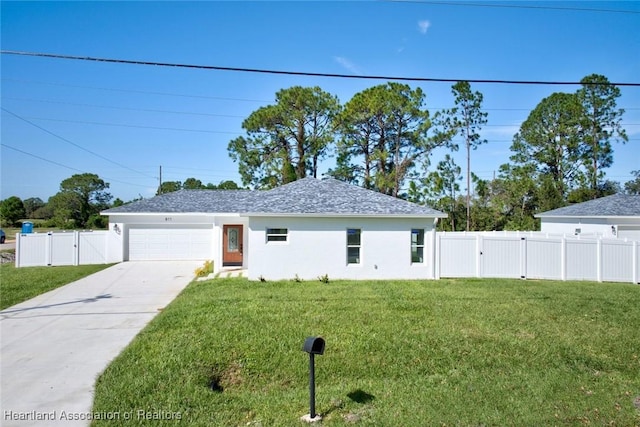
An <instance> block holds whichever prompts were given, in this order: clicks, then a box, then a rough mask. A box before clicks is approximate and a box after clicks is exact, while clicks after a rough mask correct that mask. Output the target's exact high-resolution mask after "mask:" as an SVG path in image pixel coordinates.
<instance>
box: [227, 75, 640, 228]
mask: <svg viewBox="0 0 640 427" xmlns="http://www.w3.org/2000/svg"><path fill="white" fill-rule="evenodd" d="M452 94H453V97H454V100H453V103H452V107H451V108H448V109H443V110H441V111H436V112H434V113H431V112H430V111H429V109H427V107H426V105H425V104H426V101H425V94H424V92H423V91H422V89H420V88H411V87H410V86H409V85H406V84H401V83H395V82H391V83H386V84H381V85H378V86H374V87H371V88H368V89H365V90H363V91H362V92H359V93H356V94H355V95H354V96H353V97H352V98H351V99H350V100H349V101H347V102H346V103H345V104H344V105H341V104H340V102H339V100H338V98H337V97H336V96H334V95H332V94H330V93H328V92H325V91H323V90H322V89H321V88H319V87H300V86H294V87H291V88H288V89H282V90H280V91H279V92H277V93H276V97H275V103H274V104H273V105H268V106H265V107H261V108H259V109H257V110H256V111H254V112H252V113H251V114H250V115H249V117H247V118H246V119H245V120H244V122H243V123H242V128H243V129H244V130H245V135H243V136H240V137H238V138H235V139H233V140H231V141H230V142H229V145H228V151H229V155H230V156H231V158H232V159H233V160H234V161H236V162H237V163H238V170H239V173H240V176H241V178H242V183H243V184H244V185H247V186H251V187H254V188H260V189H269V188H274V187H277V186H279V185H282V184H286V183H288V182H291V181H294V180H297V179H301V178H304V177H307V176H313V177H317V176H318V174H319V164H320V162H322V161H324V160H326V159H328V158H329V157H332V158H334V159H335V160H334V162H333V164H332V167H330V168H329V170H328V172H327V175H329V176H332V177H334V178H336V179H339V180H342V181H345V182H348V183H351V184H355V185H360V186H362V187H364V188H368V189H371V190H375V191H379V192H381V193H384V194H388V195H390V196H394V197H400V198H404V199H407V200H410V201H413V202H417V203H421V204H428V205H430V206H432V207H434V208H437V209H440V210H442V211H444V212H446V213H447V214H449V219H448V221H444V222H442V223H441V225H440V227H441V228H443V229H449V230H502V229H536V227H537V226H538V224H537V222H536V220H535V219H534V217H533V215H534V214H535V213H537V212H542V211H546V210H550V209H555V208H559V207H562V206H566V205H567V204H569V203H575V202H581V201H586V200H589V199H592V198H596V197H601V196H604V195H608V194H612V193H615V192H622V191H627V192H631V193H635V194H638V186H640V184H639V183H640V176H639V175H640V171H632V174H633V175H634V177H635V180H632V181H629V182H628V183H626V184H625V188H624V190H623V188H622V187H621V185H620V184H618V183H617V182H613V181H609V180H606V179H605V178H606V175H605V169H606V168H608V167H610V166H611V165H612V163H613V148H612V142H614V141H617V142H621V143H625V142H627V140H628V138H627V135H626V133H625V130H624V129H623V127H622V125H621V120H622V115H623V114H624V110H623V109H620V108H618V107H617V103H616V100H617V99H618V98H619V97H620V90H619V89H618V88H617V87H616V86H614V85H611V84H610V82H609V81H608V79H607V78H606V77H605V76H602V75H597V74H592V75H589V76H586V77H585V78H583V79H582V80H581V87H580V88H579V89H578V90H577V91H576V92H574V93H554V94H552V95H550V96H549V97H547V98H545V99H543V100H542V101H541V102H540V103H539V104H538V105H537V106H536V107H535V108H534V109H533V111H531V113H530V114H529V116H528V117H527V119H526V120H525V121H524V122H523V123H522V125H521V127H520V129H519V131H518V132H517V133H516V134H515V135H514V137H513V142H512V145H511V153H512V155H511V156H510V158H509V160H510V162H509V163H506V164H503V165H501V166H500V168H499V175H498V176H497V177H495V178H493V179H490V180H482V179H480V178H479V177H478V176H476V175H475V174H473V171H472V168H471V152H472V151H473V150H475V149H477V147H478V146H480V145H481V144H486V143H487V140H486V139H484V138H482V136H481V131H482V126H483V125H484V124H486V123H487V115H488V114H487V112H485V111H483V109H482V103H483V95H482V93H480V92H479V91H474V90H472V88H471V86H470V84H469V83H468V82H464V81H462V82H458V83H456V84H454V85H453V86H452ZM457 136H458V137H460V138H459V139H456V137H457ZM458 141H462V142H458ZM460 145H462V146H463V149H464V150H465V154H466V170H465V175H466V195H464V196H463V195H462V194H461V190H460V182H461V181H462V168H461V167H460V166H459V165H457V164H456V163H455V161H454V158H453V156H452V155H450V154H446V155H445V157H444V159H443V160H441V161H439V162H438V163H437V164H435V165H432V164H431V162H432V155H433V152H434V150H436V149H437V148H445V149H447V150H449V151H451V152H454V151H457V150H459V149H460ZM472 189H473V192H472Z"/></svg>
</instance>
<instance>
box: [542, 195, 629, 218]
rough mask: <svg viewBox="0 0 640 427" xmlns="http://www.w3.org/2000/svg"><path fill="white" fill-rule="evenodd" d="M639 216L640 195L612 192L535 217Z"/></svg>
mask: <svg viewBox="0 0 640 427" xmlns="http://www.w3.org/2000/svg"><path fill="white" fill-rule="evenodd" d="M559 216H564V217H612V216H629V217H640V196H637V195H631V194H614V195H612V196H607V197H601V198H599V199H595V200H589V201H588V202H583V203H576V204H575V205H571V206H565V207H564V208H559V209H554V210H552V211H547V212H542V213H539V214H537V215H536V217H537V218H550V217H559Z"/></svg>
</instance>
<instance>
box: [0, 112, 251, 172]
mask: <svg viewBox="0 0 640 427" xmlns="http://www.w3.org/2000/svg"><path fill="white" fill-rule="evenodd" d="M3 110H4V108H3ZM29 118H30V119H32V120H46V121H49V122H62V123H81V124H85V125H98V126H119V127H126V128H136V129H156V130H172V131H177V132H200V133H221V134H227V135H244V133H243V132H228V131H222V130H207V129H187V128H168V127H161V126H143V125H128V124H123V123H104V122H88V121H82V120H66V119H50V118H47V117H29ZM72 144H73V143H72ZM74 145H76V144H74ZM86 151H88V150H86ZM94 154H95V153H94ZM106 160H108V159H106ZM112 163H113V162H112ZM119 166H121V165H119ZM123 167H126V166H123Z"/></svg>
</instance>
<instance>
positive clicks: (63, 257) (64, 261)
mask: <svg viewBox="0 0 640 427" xmlns="http://www.w3.org/2000/svg"><path fill="white" fill-rule="evenodd" d="M49 237H50V239H51V260H50V261H49V264H51V265H77V262H76V252H77V246H78V245H77V244H76V243H77V241H76V238H77V233H75V232H70V233H50V234H49Z"/></svg>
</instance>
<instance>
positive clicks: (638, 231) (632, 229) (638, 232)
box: [618, 225, 640, 240]
mask: <svg viewBox="0 0 640 427" xmlns="http://www.w3.org/2000/svg"><path fill="white" fill-rule="evenodd" d="M618 238H619V239H624V238H627V239H629V240H640V226H634V225H621V226H619V227H618Z"/></svg>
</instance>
